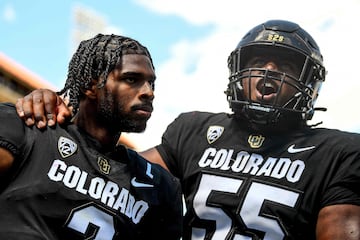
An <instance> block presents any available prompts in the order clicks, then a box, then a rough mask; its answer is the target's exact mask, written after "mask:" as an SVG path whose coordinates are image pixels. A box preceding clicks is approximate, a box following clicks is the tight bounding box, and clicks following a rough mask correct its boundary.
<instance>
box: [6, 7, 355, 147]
mask: <svg viewBox="0 0 360 240" xmlns="http://www.w3.org/2000/svg"><path fill="white" fill-rule="evenodd" d="M79 5H80V6H82V7H83V8H85V9H87V11H90V12H91V13H93V14H95V15H96V16H101V17H102V18H103V19H104V22H105V23H106V27H105V28H104V30H103V31H104V32H105V33H116V34H122V35H126V36H129V37H133V38H135V39H137V40H139V41H140V42H142V43H143V44H144V45H146V46H147V47H148V48H149V50H150V52H151V53H152V56H153V60H154V63H155V66H156V73H157V82H156V92H155V94H156V97H155V102H154V106H155V111H154V113H153V115H152V118H151V119H150V120H149V123H148V128H147V130H146V131H145V132H144V133H142V134H130V135H129V137H130V138H133V139H134V141H135V142H136V143H137V144H138V147H139V150H142V149H144V148H147V147H151V146H153V145H154V144H157V143H159V142H160V138H161V134H162V132H163V131H164V130H165V128H166V126H167V125H168V123H170V122H171V121H172V120H173V119H174V118H175V117H176V116H177V115H178V114H179V113H180V112H184V111H191V110H203V111H213V112H219V111H225V112H229V111H230V110H229V108H228V104H227V102H226V98H225V95H224V94H223V91H224V90H225V89H226V84H227V82H228V80H227V77H228V70H227V66H226V60H227V56H228V54H229V53H230V52H231V51H232V50H233V48H234V47H235V46H236V44H237V43H238V41H239V40H240V39H241V37H242V36H243V35H244V34H245V33H246V32H247V31H248V30H249V29H251V28H252V27H254V26H255V25H258V24H260V23H262V22H264V21H266V20H268V19H286V20H290V21H295V22H297V23H299V24H300V25H301V26H302V27H303V28H305V29H306V30H307V31H308V32H309V33H310V34H311V35H312V36H313V37H314V38H315V40H316V41H317V43H318V44H319V46H320V49H321V51H322V54H323V55H324V59H325V60H324V63H325V66H326V68H327V70H328V75H327V79H326V81H325V83H324V84H323V87H322V91H321V92H320V97H319V99H318V102H317V106H319V107H324V106H325V107H327V108H328V111H327V112H326V113H321V112H319V113H316V114H315V117H314V120H313V122H318V121H323V122H324V124H323V126H324V127H330V128H338V129H343V130H347V131H357V132H360V121H359V120H360V111H358V110H357V109H356V108H357V106H356V103H358V102H359V101H358V99H357V97H356V96H357V95H358V93H359V92H360V81H359V79H358V78H359V77H358V76H357V74H356V69H358V68H359V66H358V62H359V60H358V56H360V44H358V39H360V36H359V35H360V32H359V31H358V30H357V28H358V25H357V23H359V22H360V16H359V14H358V13H359V11H360V0H343V1H341V3H340V2H338V1H328V0H317V1H314V0H302V1H288V0H277V1H276V2H274V1H267V0H257V1H240V0H222V1H209V0H107V1H98V0H97V1H95V0H88V1H85V0H82V1H69V0H62V1H48V0H34V1H23V0H2V1H1V2H0V29H1V37H0V52H3V53H4V54H6V55H7V56H8V57H10V58H12V59H13V60H15V61H17V62H19V63H20V64H22V65H23V66H24V67H26V68H28V69H29V70H31V71H32V72H34V73H35V74H37V75H39V76H41V77H42V78H44V79H45V80H47V81H49V82H51V83H52V84H53V85H54V86H56V87H57V88H61V86H62V85H63V83H64V80H65V77H66V72H67V65H68V62H69V60H70V57H71V55H72V50H73V41H72V40H73V36H74V35H73V34H74V26H75V25H74V17H73V15H72V13H73V11H74V9H75V7H76V6H79Z"/></svg>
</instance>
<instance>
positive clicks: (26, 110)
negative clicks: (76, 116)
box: [16, 89, 71, 128]
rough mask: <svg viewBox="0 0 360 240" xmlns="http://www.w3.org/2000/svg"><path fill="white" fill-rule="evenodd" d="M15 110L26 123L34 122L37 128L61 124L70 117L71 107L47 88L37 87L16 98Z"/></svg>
mask: <svg viewBox="0 0 360 240" xmlns="http://www.w3.org/2000/svg"><path fill="white" fill-rule="evenodd" d="M16 111H17V113H18V115H19V116H20V117H21V118H22V119H23V120H24V121H25V124H26V125H28V126H32V125H34V124H36V126H37V127H38V128H45V127H46V125H48V126H54V125H55V123H56V122H58V123H59V124H62V123H64V122H65V121H66V119H68V118H70V117H71V109H69V108H68V107H67V105H66V103H65V102H64V101H63V99H62V98H61V97H60V96H58V95H57V94H56V93H55V92H53V91H51V90H48V89H37V90H34V91H32V92H31V93H29V94H28V95H26V96H25V97H23V98H20V99H18V100H17V102H16Z"/></svg>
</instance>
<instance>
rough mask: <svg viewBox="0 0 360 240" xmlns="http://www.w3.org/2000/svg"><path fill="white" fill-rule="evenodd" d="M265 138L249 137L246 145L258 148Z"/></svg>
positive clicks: (258, 136)
mask: <svg viewBox="0 0 360 240" xmlns="http://www.w3.org/2000/svg"><path fill="white" fill-rule="evenodd" d="M264 140H265V137H263V136H261V135H250V136H249V138H248V143H249V145H250V147H251V148H259V147H261V146H262V144H263V142H264Z"/></svg>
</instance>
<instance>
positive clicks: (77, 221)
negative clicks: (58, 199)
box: [67, 205, 115, 240]
mask: <svg viewBox="0 0 360 240" xmlns="http://www.w3.org/2000/svg"><path fill="white" fill-rule="evenodd" d="M67 227H69V228H72V229H73V230H75V231H77V232H80V233H82V234H83V235H84V236H85V237H86V238H85V239H89V240H90V239H91V240H105V239H112V238H113V237H114V234H115V230H114V219H113V216H112V215H110V214H109V213H107V212H105V211H104V210H102V209H99V208H97V207H95V206H92V205H89V206H86V207H85V208H81V209H79V208H77V209H75V210H73V212H72V213H71V215H70V218H69V220H68V222H67Z"/></svg>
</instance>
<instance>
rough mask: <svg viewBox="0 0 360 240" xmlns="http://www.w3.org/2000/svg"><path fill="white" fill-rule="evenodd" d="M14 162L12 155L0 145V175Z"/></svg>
mask: <svg viewBox="0 0 360 240" xmlns="http://www.w3.org/2000/svg"><path fill="white" fill-rule="evenodd" d="M13 162H14V156H13V155H12V154H11V153H10V152H9V151H8V150H6V149H5V148H1V147H0V176H1V175H3V174H4V173H6V172H7V171H8V170H9V169H10V167H11V166H12V164H13Z"/></svg>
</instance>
